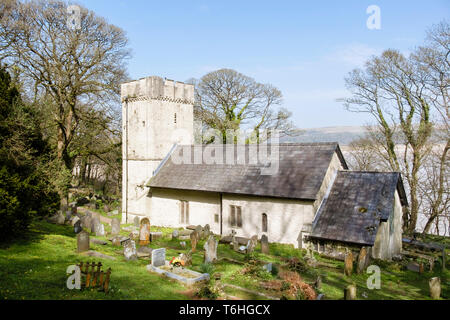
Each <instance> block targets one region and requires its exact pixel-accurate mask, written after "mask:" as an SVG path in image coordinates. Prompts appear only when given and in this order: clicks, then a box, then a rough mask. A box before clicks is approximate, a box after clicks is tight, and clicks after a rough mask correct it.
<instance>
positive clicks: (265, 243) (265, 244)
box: [261, 234, 270, 254]
mask: <svg viewBox="0 0 450 320" xmlns="http://www.w3.org/2000/svg"><path fill="white" fill-rule="evenodd" d="M269 251H270V250H269V239H268V238H267V236H266V235H265V234H263V235H262V236H261V252H262V253H264V254H269Z"/></svg>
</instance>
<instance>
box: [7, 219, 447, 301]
mask: <svg viewBox="0 0 450 320" xmlns="http://www.w3.org/2000/svg"><path fill="white" fill-rule="evenodd" d="M130 225H131V224H130ZM122 227H124V225H122ZM105 230H106V231H110V226H108V225H107V224H105ZM151 230H152V231H161V232H162V233H163V237H162V238H160V239H158V240H156V241H154V242H152V243H151V244H150V247H152V248H160V247H165V248H166V250H167V252H166V259H167V260H170V259H171V258H172V257H175V256H178V255H179V254H180V253H187V251H188V250H189V249H190V241H186V248H182V247H181V245H180V240H178V239H172V240H170V239H169V237H168V236H169V235H170V234H171V232H172V230H173V229H171V228H159V227H155V226H151ZM120 234H121V235H124V236H127V235H128V234H129V231H124V230H122V231H121V233H120ZM25 235H26V236H24V238H22V239H17V240H16V241H15V242H13V243H9V244H2V247H0V299H8V300H10V299H18V300H21V299H176V300H178V299H191V298H192V295H187V294H185V292H187V291H188V289H189V288H188V287H186V286H184V285H183V284H181V283H180V282H177V281H175V280H171V279H168V278H166V277H161V276H159V275H158V274H155V273H150V272H148V271H147V270H146V265H147V264H149V259H138V260H135V261H126V260H125V258H124V257H123V248H122V247H114V246H112V245H111V242H110V241H109V240H108V236H107V237H94V236H92V235H91V239H92V238H97V239H102V240H105V241H107V242H108V244H107V245H99V244H93V243H91V246H90V249H91V250H95V251H98V252H101V253H103V254H106V255H109V256H112V257H115V258H116V260H109V259H103V258H96V257H89V256H83V255H81V254H77V253H76V246H77V245H76V235H75V234H74V233H73V228H72V227H71V226H66V225H55V224H50V223H47V222H45V221H42V220H41V221H35V222H34V223H33V224H32V226H31V228H30V231H29V232H27V233H25ZM204 242H205V240H200V241H199V243H198V245H197V251H196V252H195V253H194V254H193V256H192V262H193V266H192V267H190V268H191V269H192V270H195V271H198V272H201V264H202V263H203V244H204ZM137 246H138V245H137ZM217 251H218V258H219V261H217V262H216V263H214V265H213V275H214V274H217V273H218V274H220V281H221V283H227V284H231V285H235V286H238V287H241V288H245V289H248V290H251V291H254V292H259V293H264V294H267V295H269V296H272V297H278V298H280V297H281V296H282V294H281V292H276V291H274V290H266V289H264V288H262V287H261V282H263V281H267V280H271V279H276V276H275V275H272V274H270V273H264V272H265V271H263V272H257V273H256V274H244V273H243V272H242V269H243V268H244V267H246V266H247V265H246V263H247V262H248V259H246V256H245V255H244V254H240V253H237V252H235V251H233V250H232V249H231V248H230V247H229V246H228V245H226V244H219V246H218V250H217ZM270 252H271V254H270V255H267V254H262V253H261V250H260V244H258V246H257V247H256V249H255V251H254V253H253V255H252V258H253V259H256V260H258V261H261V263H264V262H271V263H273V264H276V265H279V266H281V265H283V264H284V261H283V260H282V259H283V258H290V257H297V258H300V259H301V258H303V256H304V254H305V253H304V251H302V250H298V249H295V248H293V247H292V246H289V245H281V244H272V243H271V244H270ZM315 257H316V259H317V260H318V261H319V262H323V263H324V264H326V266H319V267H316V268H309V269H308V270H306V271H305V272H303V273H301V277H302V278H303V280H304V281H305V282H307V283H309V284H313V283H314V282H315V280H316V278H317V275H318V274H320V275H321V277H322V286H321V289H320V290H318V292H319V293H324V294H325V299H343V288H344V287H346V286H347V285H348V284H351V283H354V284H355V285H356V286H357V298H358V299H361V300H366V299H367V300H369V299H400V300H404V299H408V300H415V299H430V297H429V287H428V280H429V279H430V278H431V277H433V276H439V277H440V278H441V284H442V293H441V297H442V298H444V299H449V298H450V292H449V283H448V281H449V280H450V272H449V271H448V268H447V271H445V272H442V271H441V268H440V265H437V266H435V268H434V271H433V272H429V271H425V273H424V274H418V273H414V272H412V271H408V270H402V269H401V268H398V267H397V266H396V265H395V264H392V263H391V264H389V263H385V262H383V263H379V264H380V267H381V289H380V290H376V289H373V290H369V289H368V288H367V285H366V281H367V278H368V277H369V276H370V275H369V274H367V273H363V274H359V275H358V274H356V273H354V274H353V275H352V276H351V277H346V276H344V273H343V267H344V264H343V262H341V261H336V260H332V259H328V258H324V257H321V256H319V255H317V254H315ZM80 261H84V262H87V261H96V262H98V261H101V262H102V263H103V266H104V267H103V268H104V269H105V270H106V269H107V268H109V267H111V269H112V274H111V281H110V291H109V292H108V294H105V293H104V292H101V291H97V290H96V289H83V290H69V289H68V288H67V287H66V281H67V277H68V275H67V274H66V269H67V267H68V266H69V265H71V264H76V263H79V262H80ZM373 263H376V262H373ZM261 268H262V265H261ZM211 281H212V282H214V281H216V280H214V277H212V280H211ZM224 292H225V293H226V294H227V295H230V296H234V297H237V298H241V299H264V297H261V296H259V295H257V294H252V293H249V292H246V291H243V290H239V289H237V288H231V287H225V288H224Z"/></svg>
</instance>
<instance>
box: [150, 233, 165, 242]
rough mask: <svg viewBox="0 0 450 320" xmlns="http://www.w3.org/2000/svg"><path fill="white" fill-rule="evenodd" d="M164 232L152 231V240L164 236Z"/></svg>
mask: <svg viewBox="0 0 450 320" xmlns="http://www.w3.org/2000/svg"><path fill="white" fill-rule="evenodd" d="M162 236H163V233H162V232H161V231H156V232H150V241H156V240H157V239H159V238H162Z"/></svg>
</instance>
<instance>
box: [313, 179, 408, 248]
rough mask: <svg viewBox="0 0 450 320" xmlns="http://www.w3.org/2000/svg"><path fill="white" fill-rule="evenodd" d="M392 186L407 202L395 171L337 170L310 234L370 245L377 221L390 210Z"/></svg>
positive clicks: (389, 212) (405, 203) (375, 231)
mask: <svg viewBox="0 0 450 320" xmlns="http://www.w3.org/2000/svg"><path fill="white" fill-rule="evenodd" d="M396 189H397V190H398V191H399V195H400V198H401V202H402V204H403V205H407V201H406V197H405V193H404V188H403V183H402V180H401V177H400V174H399V173H398V172H361V171H338V173H337V176H336V179H335V180H334V184H333V186H332V188H331V190H330V193H329V195H328V197H326V198H325V200H324V201H323V203H322V205H321V207H320V208H319V211H318V213H317V215H316V218H315V221H314V222H313V226H312V232H311V237H312V238H319V239H327V240H334V241H342V242H350V243H355V244H362V245H370V246H372V245H373V244H374V242H375V237H376V234H377V231H378V226H379V225H380V222H381V221H386V220H387V219H388V218H389V215H390V214H391V212H392V211H393V207H394V194H395V190H396Z"/></svg>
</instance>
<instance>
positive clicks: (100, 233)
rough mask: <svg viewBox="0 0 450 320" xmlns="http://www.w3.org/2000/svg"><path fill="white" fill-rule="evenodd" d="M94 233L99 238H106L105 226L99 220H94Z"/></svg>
mask: <svg viewBox="0 0 450 320" xmlns="http://www.w3.org/2000/svg"><path fill="white" fill-rule="evenodd" d="M92 231H93V232H94V233H95V235H96V236H97V237H104V236H105V226H104V225H103V223H101V222H100V220H99V219H98V218H94V219H92Z"/></svg>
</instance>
